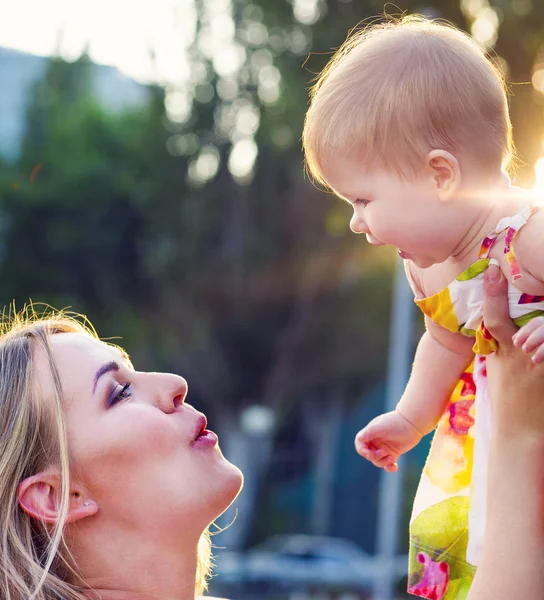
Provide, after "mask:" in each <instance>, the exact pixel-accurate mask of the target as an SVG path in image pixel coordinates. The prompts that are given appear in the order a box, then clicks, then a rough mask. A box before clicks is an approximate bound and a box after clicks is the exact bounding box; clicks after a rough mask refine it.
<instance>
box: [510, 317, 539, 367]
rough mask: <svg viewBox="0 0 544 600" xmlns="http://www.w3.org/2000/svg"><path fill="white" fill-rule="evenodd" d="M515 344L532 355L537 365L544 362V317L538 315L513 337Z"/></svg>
mask: <svg viewBox="0 0 544 600" xmlns="http://www.w3.org/2000/svg"><path fill="white" fill-rule="evenodd" d="M512 339H513V341H514V346H515V347H516V348H521V349H522V350H523V351H524V352H526V353H527V354H530V355H531V359H532V361H533V362H534V363H535V365H538V364H540V363H543V362H544V317H536V318H534V319H533V320H532V321H529V323H527V325H524V326H523V327H522V328H521V329H520V330H519V331H518V332H517V333H516V334H515V335H514V337H513V338H512Z"/></svg>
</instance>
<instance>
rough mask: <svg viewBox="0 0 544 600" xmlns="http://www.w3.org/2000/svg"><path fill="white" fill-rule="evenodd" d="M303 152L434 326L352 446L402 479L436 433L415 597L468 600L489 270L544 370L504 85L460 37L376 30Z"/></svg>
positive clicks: (476, 537) (478, 504)
mask: <svg viewBox="0 0 544 600" xmlns="http://www.w3.org/2000/svg"><path fill="white" fill-rule="evenodd" d="M303 144H304V150H305V155H306V163H307V168H308V170H309V171H310V173H311V175H312V176H313V177H314V178H315V179H316V180H317V181H319V182H320V183H322V184H324V185H325V186H327V187H328V188H329V189H331V190H332V191H333V192H334V193H335V194H336V195H337V196H339V197H340V198H343V199H344V200H346V201H347V202H348V203H349V204H350V205H351V206H352V208H353V217H352V219H351V223H350V227H351V229H352V231H354V232H355V233H364V234H366V237H367V240H368V241H369V242H370V243H371V244H373V245H383V244H390V245H392V246H395V247H396V248H398V253H399V255H400V257H401V258H402V259H403V260H404V263H405V268H406V273H407V276H408V279H409V281H410V284H411V286H412V289H413V291H414V295H415V299H416V303H417V304H418V305H419V306H420V308H421V309H422V311H423V312H424V314H425V322H426V332H425V334H424V335H423V337H422V339H421V341H420V342H419V345H418V348H417V352H416V357H415V361H414V364H413V369H412V374H411V377H410V381H409V383H408V385H407V387H406V390H405V392H404V394H403V396H402V397H401V398H400V400H399V402H398V405H397V407H396V409H395V410H394V411H392V412H389V413H386V414H383V415H381V416H379V417H377V418H376V419H374V420H373V421H371V422H370V423H369V424H368V425H367V426H366V427H365V428H364V429H363V430H362V431H360V432H359V433H358V435H357V437H356V440H355V444H356V448H357V451H358V452H359V454H361V455H362V456H363V457H365V458H366V459H368V460H369V461H371V462H372V463H373V464H374V465H376V466H378V467H382V468H384V469H385V470H386V471H388V472H393V471H396V470H397V460H398V458H399V456H400V455H402V454H404V453H405V452H407V451H408V450H410V449H411V448H413V447H414V446H415V445H416V444H417V443H418V442H419V441H420V439H421V438H422V436H424V435H425V434H427V433H429V432H431V431H432V430H433V429H435V428H436V427H437V425H438V429H437V433H436V434H435V437H434V440H433V445H432V448H431V452H430V455H429V457H428V459H427V464H426V467H425V471H424V473H423V476H422V478H421V482H420V485H419V489H418V493H417V495H416V500H415V505H414V509H413V514H412V521H411V535H410V544H411V550H410V578H409V591H410V592H411V593H413V594H415V595H418V596H420V597H424V598H435V599H438V600H440V599H442V598H446V599H447V600H450V599H456V600H460V599H462V598H466V595H467V593H468V589H469V587H470V583H471V580H472V577H473V575H474V571H475V566H476V565H477V563H478V558H479V554H480V547H481V543H482V536H483V529H484V526H485V504H486V498H485V486H486V472H487V471H486V469H487V449H488V445H489V440H490V435H491V407H490V401H489V396H488V391H487V381H486V370H485V356H486V355H487V354H490V353H492V352H493V351H494V350H495V349H496V345H495V343H494V340H493V339H492V338H491V336H490V335H489V333H488V332H487V330H486V328H485V324H484V323H482V307H483V278H484V274H485V271H486V269H487V267H488V266H489V264H490V263H492V262H493V263H495V264H498V265H499V266H500V268H501V269H502V271H503V272H504V274H505V275H506V277H507V278H508V280H509V302H510V313H511V316H512V318H513V319H514V321H515V322H516V324H517V325H518V326H519V327H522V326H524V325H525V327H523V329H522V330H521V331H520V333H519V334H518V338H517V339H516V340H515V341H516V344H517V345H518V346H522V347H523V348H524V350H525V351H526V352H528V353H530V354H531V355H532V357H533V361H534V362H535V363H537V362H543V361H544V211H542V210H539V207H538V206H537V204H536V203H535V202H534V201H533V199H532V196H531V194H529V193H528V192H527V191H524V190H521V189H519V188H516V187H514V186H512V185H511V183H510V179H509V177H508V176H507V175H506V172H505V169H506V168H507V166H508V162H509V160H510V158H511V156H512V154H513V146H512V141H511V124H510V118H509V114H508V103H507V96H506V90H505V85H504V82H503V79H502V76H501V74H500V72H499V71H498V70H497V68H496V67H495V66H494V65H493V64H492V63H491V62H490V61H489V60H488V59H487V58H486V56H485V55H484V54H483V52H482V51H481V50H480V49H479V47H478V46H477V45H476V44H475V43H474V41H473V40H472V39H471V38H470V37H469V36H468V35H466V34H464V33H463V32H461V31H459V30H457V29H455V28H453V27H450V26H448V25H445V24H439V23H436V22H431V21H427V20H425V19H423V18H418V17H408V18H404V19H402V20H400V21H396V22H388V23H386V24H382V25H377V26H372V27H369V28H367V29H365V30H364V31H360V32H358V33H356V34H355V35H353V36H352V37H351V38H350V39H348V41H347V42H346V43H345V44H344V45H343V47H342V48H341V49H340V50H339V51H338V52H337V53H336V55H335V56H334V57H333V59H332V60H331V62H330V63H329V64H328V66H327V67H326V68H325V70H324V71H323V73H322V74H321V75H320V77H319V79H318V81H317V83H316V85H315V86H314V88H313V90H312V92H311V103H310V107H309V109H308V113H307V116H306V120H305V125H304V133H303ZM520 376H523V374H520ZM513 560H515V558H514V559H513Z"/></svg>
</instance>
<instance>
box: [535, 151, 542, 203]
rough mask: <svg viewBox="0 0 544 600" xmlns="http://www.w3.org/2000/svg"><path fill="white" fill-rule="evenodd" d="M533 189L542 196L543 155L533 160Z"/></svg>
mask: <svg viewBox="0 0 544 600" xmlns="http://www.w3.org/2000/svg"><path fill="white" fill-rule="evenodd" d="M534 168H535V179H536V182H535V190H538V192H539V193H540V194H541V195H542V196H544V156H541V157H540V158H539V159H538V160H537V161H536V162H535V167H534Z"/></svg>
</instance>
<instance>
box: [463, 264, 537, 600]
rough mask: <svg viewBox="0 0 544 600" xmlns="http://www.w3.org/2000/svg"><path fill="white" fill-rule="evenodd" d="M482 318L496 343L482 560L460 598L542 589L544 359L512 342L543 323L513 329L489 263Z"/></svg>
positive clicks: (496, 597) (524, 594)
mask: <svg viewBox="0 0 544 600" xmlns="http://www.w3.org/2000/svg"><path fill="white" fill-rule="evenodd" d="M484 320H485V323H486V327H487V329H488V330H489V331H490V333H491V334H492V335H493V337H494V338H495V339H496V340H497V341H498V342H499V349H498V350H497V352H496V353H495V354H494V355H493V356H489V357H488V359H487V368H488V380H489V387H490V391H491V398H492V402H493V436H492V441H491V447H490V455H489V473H488V481H487V486H488V487H487V492H488V493H487V497H488V505H487V509H488V516H487V524H486V530H485V538H484V546H483V554H482V560H481V562H480V565H479V567H478V571H477V572H476V576H475V578H474V582H473V584H472V587H471V589H470V593H469V595H468V598H467V600H507V599H508V600H511V598H539V597H541V595H542V590H543V589H544V571H543V569H542V565H543V564H544V477H543V473H544V365H542V364H535V363H534V362H533V360H532V356H531V351H530V350H529V349H527V351H520V350H519V349H518V348H517V346H520V345H522V344H523V343H525V342H523V341H521V340H526V339H529V337H530V336H531V335H533V334H534V333H535V332H537V331H539V330H540V329H541V328H542V320H541V319H538V321H539V322H540V323H539V324H538V321H537V320H536V319H535V320H533V322H532V323H529V324H528V325H525V326H524V327H522V328H521V329H520V330H519V331H518V332H516V327H515V326H514V325H513V323H512V321H511V320H510V316H509V313H508V303H507V284H506V279H505V277H504V275H503V274H502V273H501V271H500V269H499V267H498V266H496V265H493V264H492V265H490V267H489V269H488V271H487V274H486V279H485V301H484ZM535 321H537V325H535V324H534V323H535ZM538 335H540V334H538ZM513 338H514V341H513Z"/></svg>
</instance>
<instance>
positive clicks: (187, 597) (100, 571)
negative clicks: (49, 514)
mask: <svg viewBox="0 0 544 600" xmlns="http://www.w3.org/2000/svg"><path fill="white" fill-rule="evenodd" d="M197 545H198V540H195V541H194V543H191V544H188V543H185V541H184V540H183V536H179V537H177V539H176V540H175V541H172V540H168V539H160V538H159V537H158V536H157V533H156V532H155V534H153V533H152V532H149V533H148V534H147V535H142V532H140V531H137V532H136V531H135V532H126V531H124V532H122V533H119V532H118V533H117V535H115V534H114V533H112V532H111V531H109V532H107V534H106V535H100V533H99V532H97V531H96V530H95V531H93V534H92V535H88V536H86V537H85V539H84V540H82V539H80V540H78V543H77V544H76V545H75V548H74V550H75V551H74V558H75V560H76V563H77V564H78V566H79V567H80V572H81V573H82V580H83V581H82V582H81V585H82V586H83V587H84V588H85V589H88V590H89V591H88V593H87V595H88V596H89V599H90V600H194V598H195V581H196V571H197Z"/></svg>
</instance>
